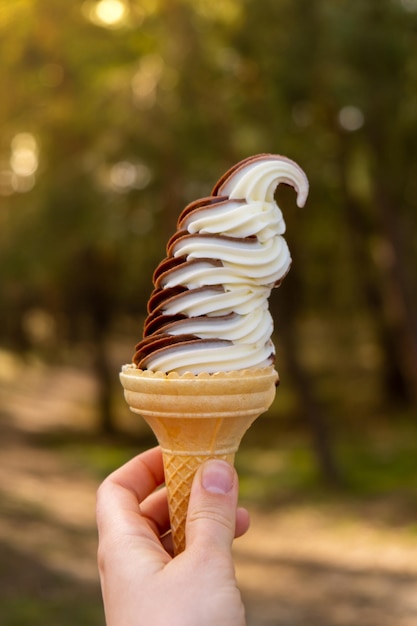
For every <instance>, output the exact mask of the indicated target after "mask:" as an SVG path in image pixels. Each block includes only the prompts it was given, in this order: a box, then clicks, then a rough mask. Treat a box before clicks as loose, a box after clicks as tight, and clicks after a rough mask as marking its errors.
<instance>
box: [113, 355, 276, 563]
mask: <svg viewBox="0 0 417 626" xmlns="http://www.w3.org/2000/svg"><path fill="white" fill-rule="evenodd" d="M120 379H121V382H122V385H123V387H124V393H125V399H126V401H127V403H128V405H129V407H130V409H131V410H132V411H133V412H134V413H139V414H140V415H142V417H143V418H144V419H145V420H146V422H147V423H148V424H149V426H150V427H151V428H152V430H153V432H154V434H155V436H156V438H157V440H158V442H159V444H160V446H161V448H162V453H163V459H164V471H165V482H166V485H167V490H168V504H169V512H170V520H171V529H172V534H173V541H174V550H175V553H176V554H178V553H179V552H182V550H184V548H185V521H186V517H187V509H188V500H189V496H190V489H191V483H192V481H193V477H194V474H195V472H196V470H197V468H198V467H199V466H200V465H201V464H202V463H203V462H204V461H205V460H207V459H212V458H217V459H224V460H226V461H228V462H229V463H232V464H233V462H234V457H235V453H236V451H237V450H238V448H239V445H240V442H241V439H242V437H243V435H244V433H245V432H246V430H247V429H248V428H249V426H250V425H251V424H252V423H253V422H254V420H255V419H256V418H257V417H258V416H259V415H261V414H262V413H264V412H265V411H266V410H267V409H268V408H269V407H270V405H271V403H272V401H273V399H274V396H275V387H276V384H277V380H278V374H277V372H276V371H275V370H274V368H273V367H267V368H260V369H247V370H239V371H235V372H218V373H216V374H206V373H204V374H198V375H194V374H191V373H186V374H183V375H181V376H180V375H178V374H176V373H175V372H171V373H170V374H164V373H162V372H150V371H142V370H139V369H137V368H136V367H135V365H125V366H123V368H122V372H121V374H120Z"/></svg>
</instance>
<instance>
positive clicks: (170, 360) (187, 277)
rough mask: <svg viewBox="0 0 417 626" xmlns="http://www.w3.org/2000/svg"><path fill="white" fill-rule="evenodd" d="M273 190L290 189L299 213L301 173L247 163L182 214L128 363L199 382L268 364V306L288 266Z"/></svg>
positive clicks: (269, 163) (269, 158) (282, 163)
mask: <svg viewBox="0 0 417 626" xmlns="http://www.w3.org/2000/svg"><path fill="white" fill-rule="evenodd" d="M280 183H286V184H289V185H291V186H292V187H294V189H295V190H296V193H297V204H298V206H300V207H302V206H303V205H304V203H305V201H306V198H307V194H308V181H307V177H306V175H305V174H304V172H303V170H302V169H301V168H300V167H299V166H298V165H297V164H296V163H294V162H293V161H291V160H290V159H287V158H285V157H282V156H277V155H272V154H261V155H257V156H254V157H250V158H248V159H246V160H244V161H241V162H240V163H238V164H237V165H236V166H234V167H233V168H232V169H230V170H229V171H228V172H227V173H226V174H225V175H224V176H223V177H222V178H221V179H220V180H219V181H218V183H217V184H216V185H215V187H214V189H213V192H212V195H211V196H210V197H208V198H202V199H200V200H196V201H194V202H192V203H191V204H189V205H188V206H187V207H186V208H185V209H184V211H183V212H182V214H181V215H180V217H179V220H178V225H177V226H178V230H177V232H176V233H175V234H174V235H173V237H171V239H170V240H169V242H168V245H167V256H166V258H165V259H164V260H163V261H162V262H161V263H160V264H159V266H158V267H157V269H156V271H155V273H154V278H153V281H154V286H155V289H154V291H153V293H152V294H151V297H150V300H149V304H148V317H147V319H146V321H145V325H144V334H143V339H142V341H140V343H139V344H138V345H137V346H136V353H135V355H134V358H133V361H134V363H135V364H136V366H137V367H138V368H139V369H141V370H151V371H160V372H164V373H169V372H177V373H178V374H182V373H184V372H192V373H193V374H199V373H201V372H208V373H214V372H227V371H231V370H241V369H247V368H254V367H256V368H259V367H266V366H268V365H272V364H273V363H274V360H275V350H274V345H273V343H272V340H271V334H272V331H273V321H272V318H271V314H270V312H269V309H268V298H269V296H270V293H271V290H272V288H273V287H277V286H279V285H280V284H281V281H282V280H283V278H284V277H285V275H286V274H287V272H288V270H289V268H290V265H291V255H290V252H289V249H288V246H287V243H286V241H285V239H284V237H283V234H284V233H285V222H284V219H283V216H282V212H281V210H280V209H279V207H278V205H277V204H276V202H275V200H274V193H275V190H276V188H277V186H278V185H279V184H280Z"/></svg>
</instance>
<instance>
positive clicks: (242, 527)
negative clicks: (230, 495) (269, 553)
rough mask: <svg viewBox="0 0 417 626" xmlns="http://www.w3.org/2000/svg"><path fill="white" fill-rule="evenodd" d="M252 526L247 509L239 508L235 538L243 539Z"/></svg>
mask: <svg viewBox="0 0 417 626" xmlns="http://www.w3.org/2000/svg"><path fill="white" fill-rule="evenodd" d="M249 526H250V517H249V512H248V510H247V509H245V508H243V507H238V509H237V511H236V529H235V538H237V537H242V535H244V534H245V533H246V532H247V531H248V530H249Z"/></svg>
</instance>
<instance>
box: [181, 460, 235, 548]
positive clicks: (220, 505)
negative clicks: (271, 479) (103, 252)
mask: <svg viewBox="0 0 417 626" xmlns="http://www.w3.org/2000/svg"><path fill="white" fill-rule="evenodd" d="M237 498H238V478H237V474H236V471H235V469H234V467H232V465H230V464H229V463H227V462H226V461H221V460H217V459H213V460H210V461H206V463H204V464H203V465H202V466H201V467H200V468H199V469H198V470H197V472H196V475H195V477H194V481H193V485H192V488H191V494H190V501H189V505H188V514H187V524H186V540H187V548H188V547H191V546H193V545H194V546H196V547H200V548H205V549H207V548H208V549H213V548H218V549H220V550H230V548H231V545H232V541H233V538H234V536H235V527H236V509H237Z"/></svg>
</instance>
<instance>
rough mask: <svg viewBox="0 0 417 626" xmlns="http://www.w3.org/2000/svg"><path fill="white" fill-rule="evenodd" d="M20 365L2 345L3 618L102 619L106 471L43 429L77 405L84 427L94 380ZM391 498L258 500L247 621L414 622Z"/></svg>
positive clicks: (415, 573)
mask: <svg viewBox="0 0 417 626" xmlns="http://www.w3.org/2000/svg"><path fill="white" fill-rule="evenodd" d="M19 371H20V365H19V364H18V363H17V362H16V361H15V360H14V359H12V358H11V357H9V355H5V354H3V355H1V358H0V459H1V461H0V496H1V500H0V604H2V605H4V606H5V607H6V609H7V611H6V613H7V615H6V621H2V622H1V623H2V624H4V626H11V625H13V626H14V625H18V624H25V626H27V625H31V624H41V623H42V624H43V626H49V624H51V625H52V624H59V625H60V626H61V624H62V625H66V624H67V623H68V624H70V623H71V624H73V623H77V624H80V625H81V626H82V625H83V624H85V625H86V626H89V625H91V626H93V625H94V626H98V625H99V624H103V620H102V616H101V600H100V594H99V589H98V583H97V573H96V565H95V552H96V532H95V522H94V503H95V491H96V487H97V483H98V479H97V478H95V477H94V476H93V475H92V473H91V471H89V470H87V468H86V467H83V465H82V463H80V461H79V460H77V462H75V461H74V460H72V459H71V458H70V457H69V456H68V455H63V454H62V451H61V450H60V449H59V448H56V449H54V448H53V447H50V446H46V445H45V444H41V443H40V441H41V440H39V438H37V436H38V435H39V432H40V431H44V432H47V431H48V429H50V428H51V427H56V426H57V425H60V426H61V427H68V426H74V416H75V415H77V423H75V426H76V427H77V428H81V427H84V428H86V429H87V430H88V428H89V427H91V406H90V402H91V400H90V398H91V396H92V394H93V390H94V383H93V381H92V380H91V379H90V378H89V377H88V376H86V375H85V373H83V372H78V371H77V370H72V369H64V368H62V369H59V370H58V371H55V372H54V373H52V372H51V371H49V370H46V369H45V368H44V367H43V366H40V365H38V366H37V367H31V368H29V373H28V376H26V377H25V379H24V381H23V379H21V378H20V377H19ZM51 381H53V384H52V385H51ZM74 390H76V393H74ZM393 506H395V501H391V502H390V501H389V500H387V499H386V500H384V501H383V502H382V501H381V502H378V503H376V502H374V503H369V504H367V505H366V506H365V505H362V506H361V507H359V506H357V505H355V506H352V503H343V502H340V501H338V502H325V503H321V504H320V505H316V506H313V505H311V504H308V503H305V502H304V503H300V502H299V503H293V504H291V505H286V506H285V507H284V506H283V507H281V508H278V509H275V510H273V511H272V512H268V513H265V512H261V511H255V510H252V527H251V530H250V532H249V533H248V534H247V536H246V537H244V538H241V539H240V540H238V541H237V542H236V544H235V559H236V570H237V575H238V579H239V581H240V586H241V589H242V593H243V595H244V598H245V603H246V606H247V615H248V626H357V625H359V624H360V626H394V625H395V626H416V625H417V593H416V590H417V534H416V533H415V530H414V532H413V521H412V520H410V519H405V518H404V519H400V518H399V519H397V518H396V517H395V516H393V515H392V507H393ZM22 599H24V600H25V602H26V606H27V607H29V609H28V608H26V609H23V605H22ZM31 602H32V604H31ZM30 607H32V608H31V609H30ZM51 607H52V608H51ZM54 607H55V609H54ZM54 610H55V613H53V611H54ZM25 611H26V613H25ZM30 611H32V612H30ZM42 611H43V612H42ZM48 611H49V613H48ZM63 611H66V613H65V615H67V614H68V620H67V621H66V619H67V617H64V614H63V613H62V612H63ZM77 611H78V613H77ZM68 612H69V613H68ZM16 615H19V616H20V618H21V621H19V620H18V618H17V617H16ZM77 615H78V617H77ZM13 616H14V617H13ZM57 616H58V617H57ZM60 616H61V617H60ZM61 618H62V619H61ZM2 619H3V618H2ZM7 620H8V621H7Z"/></svg>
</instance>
